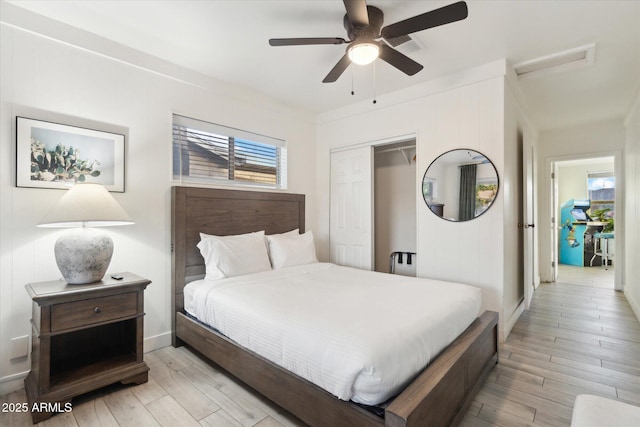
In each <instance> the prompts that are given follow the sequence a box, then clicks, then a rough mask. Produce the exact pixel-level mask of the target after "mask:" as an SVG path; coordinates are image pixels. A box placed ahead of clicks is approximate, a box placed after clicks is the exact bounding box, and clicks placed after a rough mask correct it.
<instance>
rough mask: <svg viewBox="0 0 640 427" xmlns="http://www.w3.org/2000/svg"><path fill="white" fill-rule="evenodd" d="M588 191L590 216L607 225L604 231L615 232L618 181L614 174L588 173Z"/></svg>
mask: <svg viewBox="0 0 640 427" xmlns="http://www.w3.org/2000/svg"><path fill="white" fill-rule="evenodd" d="M587 191H588V192H589V200H590V201H591V208H590V210H589V212H590V213H589V216H591V218H592V219H593V220H595V221H601V222H604V223H606V225H605V227H604V228H603V230H602V231H604V232H610V231H613V229H614V224H613V222H614V217H615V211H616V202H615V197H616V179H615V177H614V176H613V172H587Z"/></svg>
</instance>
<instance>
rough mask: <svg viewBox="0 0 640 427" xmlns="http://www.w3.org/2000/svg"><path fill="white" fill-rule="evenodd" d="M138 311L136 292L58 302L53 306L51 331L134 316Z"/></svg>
mask: <svg viewBox="0 0 640 427" xmlns="http://www.w3.org/2000/svg"><path fill="white" fill-rule="evenodd" d="M137 311H138V300H137V293H136V292H128V293H124V294H118V295H111V296H106V297H101V298H92V299H88V300H83V301H73V302H67V303H63V304H56V305H53V306H51V332H56V331H61V330H64V329H71V328H77V327H83V326H86V325H90V324H92V323H99V322H108V321H109V320H114V319H119V318H122V317H125V316H133V315H135V314H136V313H137Z"/></svg>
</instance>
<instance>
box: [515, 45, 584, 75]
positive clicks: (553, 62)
mask: <svg viewBox="0 0 640 427" xmlns="http://www.w3.org/2000/svg"><path fill="white" fill-rule="evenodd" d="M595 52H596V44H595V43H591V44H588V45H585V46H580V47H576V48H574V49H569V50H565V51H564V52H559V53H554V54H552V55H547V56H543V57H541V58H536V59H533V60H531V61H525V62H521V63H520V64H516V65H514V67H513V69H514V70H515V72H516V75H517V76H518V77H519V78H525V77H540V76H544V75H547V74H553V73H559V72H562V71H569V70H575V69H578V68H582V67H586V66H589V65H592V64H593V61H594V57H595Z"/></svg>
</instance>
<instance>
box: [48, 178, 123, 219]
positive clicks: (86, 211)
mask: <svg viewBox="0 0 640 427" xmlns="http://www.w3.org/2000/svg"><path fill="white" fill-rule="evenodd" d="M127 224H133V221H132V220H131V218H129V215H127V213H126V212H125V211H124V209H122V207H121V206H120V205H119V204H118V202H117V201H116V199H114V198H113V196H112V195H111V194H110V193H109V191H107V189H106V188H104V187H103V186H102V185H100V184H93V183H83V184H76V185H74V186H73V187H71V188H70V189H69V190H68V191H67V193H66V194H65V195H64V196H62V198H61V199H60V200H59V201H58V203H57V204H56V205H55V206H54V207H53V209H52V210H51V211H50V212H49V213H48V214H47V215H46V216H45V217H44V219H43V220H42V221H40V223H39V224H38V227H106V226H112V225H127Z"/></svg>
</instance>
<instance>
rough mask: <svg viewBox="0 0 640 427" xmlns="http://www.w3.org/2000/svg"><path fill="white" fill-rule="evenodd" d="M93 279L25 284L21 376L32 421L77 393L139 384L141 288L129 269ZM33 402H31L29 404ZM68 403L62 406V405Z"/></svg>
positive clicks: (143, 370) (143, 368)
mask: <svg viewBox="0 0 640 427" xmlns="http://www.w3.org/2000/svg"><path fill="white" fill-rule="evenodd" d="M120 275H121V276H122V279H121V280H115V279H112V278H111V276H110V275H109V274H107V276H105V278H104V279H103V280H102V281H100V282H96V283H90V284H87V285H69V284H67V283H65V282H64V281H62V280H56V281H50V282H39V283H30V284H28V285H26V289H27V292H28V293H29V295H30V296H31V299H32V300H33V303H32V319H31V325H32V338H31V342H32V348H31V372H30V373H29V375H28V376H27V378H26V379H25V380H24V383H25V388H26V391H27V399H28V401H29V408H30V409H33V408H36V409H37V410H35V411H33V410H32V412H31V416H32V419H33V422H34V423H37V422H39V421H42V420H44V419H47V418H49V417H51V416H52V415H54V413H55V412H56V411H59V410H64V408H65V404H66V403H68V402H70V401H71V399H72V398H73V397H75V396H78V395H80V394H83V393H86V392H89V391H92V390H95V389H98V388H101V387H104V386H106V385H109V384H113V383H116V382H122V383H123V384H129V383H134V384H142V383H144V382H146V381H147V379H148V371H149V367H148V366H147V364H146V363H145V362H144V360H143V354H142V341H143V317H144V290H145V288H146V287H147V285H148V284H149V283H151V281H149V280H147V279H144V278H142V277H139V276H136V275H135V274H131V273H121V274H120ZM34 404H35V406H34ZM68 406H69V405H67V407H68Z"/></svg>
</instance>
